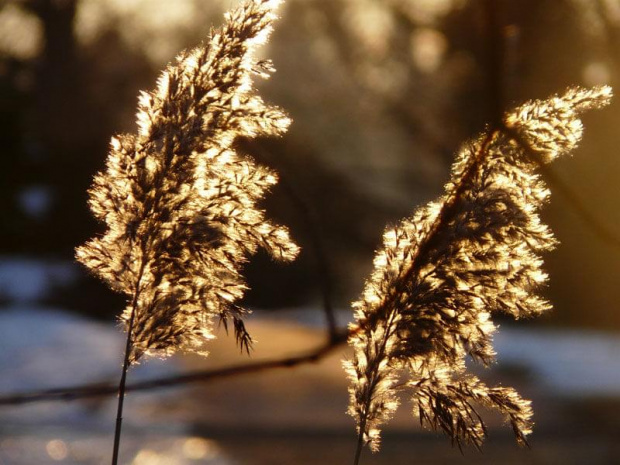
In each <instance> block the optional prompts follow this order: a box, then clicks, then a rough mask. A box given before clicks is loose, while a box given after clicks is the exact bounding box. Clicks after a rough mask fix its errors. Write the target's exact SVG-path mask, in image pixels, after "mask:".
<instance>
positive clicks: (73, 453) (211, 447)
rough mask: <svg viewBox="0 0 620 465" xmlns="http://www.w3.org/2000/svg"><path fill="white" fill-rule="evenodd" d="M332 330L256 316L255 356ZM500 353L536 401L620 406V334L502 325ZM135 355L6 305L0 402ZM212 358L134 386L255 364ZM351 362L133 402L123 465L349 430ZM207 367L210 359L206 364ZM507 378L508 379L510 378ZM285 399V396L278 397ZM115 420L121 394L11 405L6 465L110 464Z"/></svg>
mask: <svg viewBox="0 0 620 465" xmlns="http://www.w3.org/2000/svg"><path fill="white" fill-rule="evenodd" d="M347 316H348V314H347V312H341V313H340V314H339V318H338V319H339V321H341V322H342V323H343V324H344V322H345V320H346V319H347ZM323 325H324V316H323V314H322V313H321V311H320V310H317V309H306V310H300V309H298V310H295V311H291V312H284V313H277V314H270V313H263V312H256V313H255V314H254V315H252V316H251V317H250V320H249V322H248V327H249V328H250V330H252V332H253V334H255V335H257V336H258V343H257V345H256V350H255V355H254V356H253V359H254V360H260V359H261V358H264V357H268V358H271V357H277V356H280V355H290V354H291V353H297V352H299V351H303V350H307V349H310V348H311V347H315V346H317V345H320V343H321V341H322V340H323V335H324V327H323ZM495 345H496V349H497V352H498V360H499V361H498V364H497V366H498V367H499V368H500V370H501V369H502V367H504V368H508V369H512V368H515V367H516V368H518V370H517V372H524V373H527V379H528V381H527V382H528V383H531V386H529V387H528V388H527V389H526V390H525V391H524V392H522V394H524V395H526V394H527V395H530V394H531V393H532V387H533V388H534V390H535V394H536V396H537V397H546V398H548V399H556V400H559V399H566V400H568V401H574V400H577V401H579V400H580V399H589V398H601V397H603V398H609V399H620V357H619V356H618V355H619V354H620V335H619V334H613V333H604V332H585V331H576V330H571V331H567V330H560V329H541V328H531V326H530V327H528V325H527V324H522V325H518V326H507V327H502V328H500V330H499V331H498V333H497V335H496V337H495ZM123 347H124V334H123V332H122V331H121V330H120V328H118V327H116V326H115V325H114V324H106V323H101V322H94V321H91V320H88V319H86V318H84V317H80V316H77V315H74V314H70V313H68V312H66V311H63V310H61V309H54V308H42V307H37V306H36V304H35V303H26V302H23V301H22V302H19V301H18V302H16V303H13V304H9V305H6V306H5V307H4V308H0V372H1V373H2V376H1V377H0V396H2V395H5V394H11V393H15V392H22V391H31V390H38V389H47V388H56V387H62V386H71V385H79V384H83V383H91V382H108V383H116V382H118V377H119V374H120V367H121V362H122V353H123ZM343 349H344V348H343ZM209 350H211V356H210V357H209V358H208V359H206V360H205V359H203V358H198V357H194V358H192V357H172V358H171V359H167V360H158V359H149V360H148V361H145V362H144V363H142V364H141V365H139V366H138V367H136V368H134V369H132V371H131V372H130V382H131V381H136V380H138V379H145V378H153V377H160V376H167V375H171V374H174V373H179V372H182V371H184V370H187V369H188V368H189V367H192V368H206V367H213V366H221V365H230V364H233V363H234V364H237V363H243V362H244V360H243V359H240V358H239V354H238V351H237V350H235V349H234V344H233V342H232V341H231V340H230V338H226V337H220V338H218V339H217V340H216V341H215V342H214V343H213V344H211V345H210V347H209ZM341 357H342V353H335V354H333V356H332V357H331V358H330V360H326V361H325V362H324V363H319V364H311V365H306V366H303V367H298V368H296V369H294V370H278V371H274V372H268V373H264V374H261V376H258V375H256V376H254V377H243V378H239V379H236V380H232V379H231V380H229V381H230V384H227V382H225V381H221V382H218V383H213V384H212V385H211V384H206V385H200V386H188V387H183V388H175V389H172V390H164V391H156V392H153V393H141V394H139V395H138V394H135V395H130V397H129V398H128V402H126V414H125V423H124V435H123V441H124V442H123V447H122V450H123V453H124V454H125V455H124V456H125V458H126V459H125V460H123V463H127V464H131V465H157V464H160V463H161V464H166V465H189V464H193V463H201V464H209V465H228V464H232V463H236V461H235V460H233V459H231V458H230V457H231V454H232V455H233V456H234V451H235V449H234V448H233V449H230V448H229V449H226V448H223V447H222V444H221V441H220V440H218V441H212V440H211V439H206V438H197V437H195V433H193V430H192V428H193V427H194V426H193V425H194V423H195V422H196V421H197V419H200V420H206V421H207V423H209V422H210V423H209V424H211V425H213V427H214V428H215V430H217V428H221V427H222V426H225V427H226V428H228V431H235V429H236V428H239V427H246V428H250V427H254V426H256V425H263V426H262V428H263V429H257V430H256V431H263V430H264V429H265V428H267V429H268V428H270V427H274V426H276V427H277V426H279V427H285V426H286V427H287V428H289V429H287V430H286V431H288V430H290V425H292V424H293V423H291V422H292V420H291V419H296V421H297V422H298V423H299V424H298V425H297V426H299V427H309V428H312V427H318V428H323V427H329V428H331V429H333V430H334V431H336V430H337V431H341V430H342V431H345V429H344V428H346V431H348V430H349V429H350V428H351V427H352V426H351V424H350V423H351V422H350V419H349V418H348V417H346V415H344V413H343V412H344V409H345V406H346V405H345V403H346V380H345V378H344V374H343V373H342V370H341V367H340V358H341ZM332 358H333V359H334V360H331V359H332ZM196 360H201V361H200V362H199V363H200V364H198V363H197V362H196ZM499 378H500V379H502V378H503V375H502V374H501V373H500V374H499ZM508 384H510V383H508ZM274 396H275V397H277V398H276V399H272V397H274ZM341 401H342V402H341ZM341 403H342V405H341ZM230 404H232V406H231V405H230ZM543 405H544V404H543ZM274 406H275V407H274ZM261 408H262V409H263V410H264V412H262V410H261ZM274 409H275V410H274ZM405 410H406V409H405ZM188 412H189V414H188ZM261 412H262V413H261ZM192 414H193V416H192ZM404 414H406V416H407V418H406V422H403V423H404V424H405V425H406V428H407V431H410V430H411V428H412V421H411V418H410V414H409V413H408V412H404ZM252 415H254V416H255V417H256V418H254V417H253V416H252ZM114 417H115V399H114V398H113V397H109V398H105V399H89V400H84V401H75V402H69V403H65V402H45V403H41V404H32V405H26V406H13V407H2V406H0V418H1V419H2V421H1V422H0V465H4V464H11V465H30V464H33V463H36V464H37V465H47V464H51V463H58V462H59V461H60V462H62V463H67V464H84V465H91V464H92V465H98V464H100V463H108V461H109V450H110V441H111V436H112V433H111V431H112V429H113V424H114ZM253 418H254V420H256V421H254V420H253ZM395 420H398V419H395ZM394 423H398V421H395V422H394ZM196 424H198V423H196ZM287 425H288V426H287ZM326 425H327V426H326ZM226 428H224V429H226ZM329 428H328V429H329ZM59 457H64V458H62V460H59V459H58V458H59Z"/></svg>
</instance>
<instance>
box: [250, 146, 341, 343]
mask: <svg viewBox="0 0 620 465" xmlns="http://www.w3.org/2000/svg"><path fill="white" fill-rule="evenodd" d="M244 142H245V143H246V144H247V147H246V148H247V149H248V151H251V153H252V154H254V155H255V156H258V157H259V158H260V159H261V160H263V161H268V160H269V151H268V150H266V149H265V148H264V147H263V146H262V145H260V144H258V143H253V144H252V143H251V141H244ZM257 152H258V153H257ZM278 178H279V184H280V187H281V188H282V189H283V190H284V193H285V194H286V195H287V196H288V198H289V199H290V201H291V203H292V204H293V206H294V207H295V208H296V210H297V212H298V213H299V215H300V217H301V220H302V221H303V223H304V227H305V231H306V233H307V234H308V238H309V240H310V243H311V247H312V250H313V252H314V257H315V260H316V275H317V281H318V284H319V287H320V289H321V295H322V301H323V302H322V304H323V312H324V313H325V319H326V323H327V332H328V335H329V338H330V340H333V341H336V340H337V339H338V338H339V330H338V328H337V323H336V315H335V312H334V306H333V287H332V276H333V274H332V267H331V263H330V261H329V259H328V258H327V252H326V250H325V241H324V238H323V235H322V234H321V231H320V228H319V224H320V223H319V220H318V219H317V215H316V211H315V210H314V209H313V208H312V206H311V205H310V204H309V203H308V202H307V201H306V199H305V198H304V197H303V195H301V194H300V193H299V191H298V190H297V189H296V188H295V186H294V185H293V183H291V182H290V181H289V179H288V176H287V175H286V171H285V170H284V169H283V167H282V166H278Z"/></svg>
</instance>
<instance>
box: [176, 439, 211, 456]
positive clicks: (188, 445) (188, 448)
mask: <svg viewBox="0 0 620 465" xmlns="http://www.w3.org/2000/svg"><path fill="white" fill-rule="evenodd" d="M182 451H183V455H184V456H185V457H187V458H188V459H192V460H210V459H213V458H215V457H216V456H217V455H218V454H219V448H218V446H217V444H216V443H215V442H214V441H210V440H208V439H203V438H198V437H192V438H187V439H186V440H185V441H184V442H183V446H182Z"/></svg>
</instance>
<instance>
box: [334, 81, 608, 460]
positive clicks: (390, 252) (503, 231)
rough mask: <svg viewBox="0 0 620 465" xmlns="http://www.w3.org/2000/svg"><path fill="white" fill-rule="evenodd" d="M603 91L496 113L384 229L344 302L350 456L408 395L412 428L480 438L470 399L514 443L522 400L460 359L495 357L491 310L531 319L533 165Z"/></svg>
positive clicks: (523, 413)
mask: <svg viewBox="0 0 620 465" xmlns="http://www.w3.org/2000/svg"><path fill="white" fill-rule="evenodd" d="M610 98H611V88H609V87H599V88H594V89H590V90H584V89H578V88H575V89H570V90H568V91H567V92H566V93H565V94H564V95H562V96H554V97H551V98H549V99H548V100H544V101H532V102H528V103H525V104H524V105H521V106H520V107H518V108H516V109H515V110H513V111H511V112H509V113H508V114H506V115H505V117H504V119H503V121H502V123H501V127H498V128H489V129H488V130H487V132H486V133H485V134H482V135H481V136H480V137H478V138H477V139H475V140H473V141H471V142H469V143H467V144H465V145H464V147H463V148H462V149H461V151H460V153H459V154H458V155H457V158H456V161H455V163H454V165H453V167H452V172H451V177H450V181H449V182H448V183H447V185H446V187H445V194H444V195H443V196H442V197H441V198H439V199H438V200H436V201H434V202H430V203H429V204H427V205H426V206H424V207H422V208H419V209H418V210H417V211H416V212H415V213H414V214H413V216H412V217H410V218H406V219H404V220H402V221H401V222H400V223H399V224H398V225H397V226H396V227H394V228H391V229H388V230H387V231H386V232H385V234H384V238H383V247H382V248H381V249H380V250H379V251H378V252H377V254H376V256H375V260H374V271H373V273H372V275H371V277H370V278H369V280H368V281H367V283H366V286H365V289H364V292H363V294H362V296H361V298H360V299H359V300H358V301H357V302H355V303H354V308H355V319H356V320H355V322H354V323H353V324H352V325H351V327H350V337H349V344H350V345H351V346H352V347H353V349H354V355H353V358H352V359H351V360H348V361H345V368H346V370H347V372H348V374H349V378H350V381H351V387H350V389H349V391H350V407H349V414H350V415H352V416H353V417H354V418H355V419H356V421H357V428H358V435H359V436H358V446H357V450H356V456H355V461H354V462H355V464H358V463H359V459H360V454H361V451H362V448H363V446H364V445H369V446H370V449H371V450H372V451H377V450H379V445H380V431H381V426H382V425H383V424H384V423H386V422H387V421H388V420H389V419H390V418H391V416H392V415H393V414H394V412H395V411H396V409H397V407H398V405H399V398H400V396H401V395H408V396H409V397H410V399H411V402H412V404H413V414H414V415H415V416H417V417H418V418H419V420H420V422H421V423H422V425H423V426H425V427H429V428H431V429H433V430H442V431H443V432H444V433H446V434H447V435H448V436H449V437H450V438H451V440H452V442H453V444H456V445H458V446H459V447H461V445H462V444H472V445H474V446H475V447H477V448H478V449H480V448H481V446H482V442H483V440H484V438H485V436H486V428H485V424H484V422H483V420H482V418H481V416H480V415H479V414H478V412H477V411H476V407H475V406H476V404H478V405H482V406H485V407H490V408H495V409H497V410H498V411H499V412H501V413H502V414H503V415H504V416H505V418H506V420H507V421H508V422H510V424H511V426H512V429H513V431H514V434H515V437H516V440H517V442H518V443H519V444H521V445H526V444H527V441H526V437H527V435H528V434H529V433H530V432H531V429H532V421H531V417H532V410H531V407H530V402H529V401H527V400H525V399H523V398H522V397H521V396H520V395H519V394H518V393H517V392H516V391H515V390H514V389H512V388H509V387H501V386H497V387H490V386H487V385H486V384H485V383H483V382H482V381H481V380H480V379H478V378H477V377H475V376H473V375H471V374H469V373H467V371H466V365H465V360H466V358H467V357H468V356H469V357H470V358H471V359H473V360H474V361H476V362H480V363H482V364H483V365H489V364H490V363H492V362H493V361H494V360H495V351H494V349H493V346H492V336H493V333H494V331H495V329H496V327H495V325H494V323H493V322H492V320H491V314H492V313H496V312H502V313H507V314H509V315H511V316H513V317H514V318H521V317H531V316H536V315H538V314H540V313H542V312H544V311H547V310H548V309H549V308H550V304H549V303H548V302H547V301H545V300H544V299H543V298H541V297H540V296H539V295H537V294H536V291H537V290H538V289H539V288H540V287H541V286H542V285H544V284H545V282H546V280H547V275H546V274H545V273H544V272H543V271H542V270H541V266H542V259H541V258H540V254H541V252H545V251H548V250H550V249H552V248H553V247H554V245H555V243H556V242H555V239H554V237H553V235H552V233H551V231H550V230H549V229H548V227H547V226H546V225H544V224H543V223H541V221H540V218H539V215H538V211H539V209H540V207H541V206H542V204H543V203H544V202H545V201H546V200H547V198H548V196H549V191H548V189H547V188H546V186H545V185H544V183H543V181H542V179H541V178H540V177H539V176H538V175H537V174H536V173H535V170H536V168H537V167H539V166H540V164H542V163H549V162H551V161H553V160H554V159H555V158H557V157H559V156H561V155H564V154H567V153H569V152H570V151H572V150H573V149H574V148H575V147H576V145H577V143H578V142H579V140H580V139H581V136H582V131H583V127H582V123H581V121H580V120H579V118H578V116H579V114H580V113H581V112H583V111H585V110H589V109H593V108H600V107H603V106H605V105H607V104H608V103H609V100H610Z"/></svg>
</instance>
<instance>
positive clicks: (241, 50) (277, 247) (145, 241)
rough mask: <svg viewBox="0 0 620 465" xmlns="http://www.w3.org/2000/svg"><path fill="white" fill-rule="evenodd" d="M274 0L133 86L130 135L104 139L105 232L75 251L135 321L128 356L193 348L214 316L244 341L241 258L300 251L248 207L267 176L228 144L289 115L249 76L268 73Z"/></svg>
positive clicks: (100, 193) (274, 127)
mask: <svg viewBox="0 0 620 465" xmlns="http://www.w3.org/2000/svg"><path fill="white" fill-rule="evenodd" d="M277 3H278V2H277V1H273V0H255V1H251V2H248V3H247V4H245V5H244V6H242V7H241V8H239V9H237V10H234V11H232V12H230V13H228V14H227V15H226V24H225V25H224V26H223V27H222V28H221V29H219V30H217V31H212V32H211V34H210V37H209V39H208V41H207V42H206V43H205V44H203V45H201V46H200V47H197V48H195V49H193V50H189V51H185V52H183V53H181V54H180V55H179V57H178V58H177V60H176V63H174V64H171V65H169V66H168V68H167V69H166V70H165V71H164V72H163V73H162V75H161V76H160V77H159V79H158V82H157V88H156V89H155V90H154V91H153V92H142V93H141V95H140V103H139V109H138V123H139V131H138V134H137V135H131V134H124V135H121V136H118V137H115V138H113V139H112V144H111V150H110V153H109V156H108V159H107V166H106V169H105V170H104V171H102V172H101V173H99V174H97V175H96V177H95V179H94V182H93V186H92V188H91V189H90V192H89V193H90V207H91V209H92V211H93V213H94V214H95V216H96V217H97V218H98V219H99V220H101V221H103V222H104V223H105V224H106V225H107V230H106V232H105V234H104V235H103V236H101V237H97V238H95V239H93V240H91V241H90V242H88V243H87V244H85V245H83V246H81V247H79V248H78V249H77V258H78V260H79V261H80V262H82V263H83V264H84V265H86V266H87V267H88V268H89V269H90V270H92V271H93V272H94V273H95V274H97V275H98V276H99V277H101V278H103V279H104V280H105V281H106V282H107V283H108V284H109V285H110V286H111V287H112V288H113V289H115V290H117V291H120V292H123V293H125V294H126V295H127V296H128V297H129V299H130V301H131V302H130V304H129V305H128V307H127V308H126V309H125V311H124V313H123V315H122V320H123V322H124V323H125V326H126V327H127V326H128V325H129V322H130V321H131V320H132V318H133V330H132V334H131V360H132V361H136V360H138V359H139V358H140V357H141V356H142V355H143V354H145V353H154V352H156V353H158V354H159V355H168V354H170V353H172V352H174V351H175V350H178V349H193V348H196V347H197V346H199V345H200V344H201V343H203V342H204V341H205V340H206V339H209V338H211V337H212V325H213V321H214V320H218V319H220V318H222V319H229V320H232V321H233V322H234V327H235V328H236V329H237V330H238V332H237V334H238V336H239V337H240V338H241V342H243V343H244V344H247V343H249V340H248V339H247V337H248V336H247V334H246V332H245V330H244V328H243V321H242V319H241V317H242V316H243V314H244V313H245V311H244V310H243V309H241V308H240V307H238V306H237V305H236V303H235V302H236V301H237V300H238V299H239V298H240V297H242V295H243V293H244V291H245V289H246V286H245V284H244V280H243V278H242V276H241V274H240V271H241V267H242V265H243V264H244V262H245V261H246V260H247V257H248V256H250V255H252V254H253V253H255V252H256V250H257V248H258V247H263V248H265V249H266V250H267V251H268V252H269V253H270V254H271V255H272V256H273V257H275V258H278V259H284V260H291V259H293V258H294V257H295V255H296V254H297V247H296V246H295V245H294V244H293V243H292V241H291V240H290V239H289V235H288V232H287V231H286V229H285V228H283V227H280V226H275V225H273V224H271V223H270V222H269V221H267V220H266V219H265V215H264V213H263V212H262V211H261V210H259V209H258V208H257V205H256V204H257V202H258V201H260V199H261V198H262V196H263V195H264V193H265V191H266V190H267V189H268V188H269V187H270V186H271V185H273V184H275V183H276V180H277V179H276V176H275V174H274V173H273V172H271V171H269V170H268V169H266V168H264V167H262V166H258V165H256V163H255V162H254V161H253V160H251V159H250V158H248V157H245V156H241V155H240V154H238V153H236V152H235V149H234V146H233V143H234V141H235V139H236V138H237V137H256V136H263V135H279V134H282V133H283V132H285V131H286V129H287V127H288V125H289V122H290V121H289V119H288V118H287V117H286V116H285V115H284V114H283V112H282V111H281V110H280V109H278V108H275V107H273V106H269V105H266V104H265V103H264V102H263V101H262V99H261V98H260V97H259V96H258V95H256V93H255V92H254V90H253V88H252V82H251V78H252V76H253V75H259V76H261V77H267V76H268V74H269V73H270V72H271V71H272V68H271V65H270V63H269V62H265V61H260V62H257V61H255V60H254V58H253V51H254V48H255V47H256V45H258V44H261V43H263V42H264V41H265V39H266V38H267V36H268V34H269V32H270V30H271V23H272V21H273V19H274V13H273V8H274V7H275V5H276V4H277ZM132 315H133V317H132Z"/></svg>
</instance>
